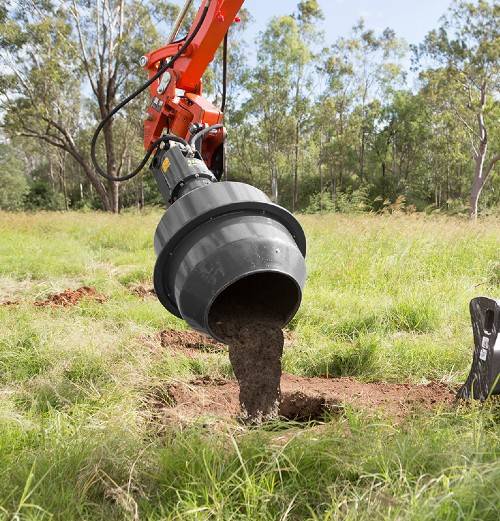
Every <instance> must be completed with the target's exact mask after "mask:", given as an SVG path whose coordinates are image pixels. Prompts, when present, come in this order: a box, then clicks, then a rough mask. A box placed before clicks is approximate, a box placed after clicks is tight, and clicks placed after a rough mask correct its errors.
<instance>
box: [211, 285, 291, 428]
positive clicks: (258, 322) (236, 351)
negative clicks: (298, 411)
mask: <svg viewBox="0 0 500 521" xmlns="http://www.w3.org/2000/svg"><path fill="white" fill-rule="evenodd" d="M258 309H259V307H258V306H253V305H252V302H247V300H246V296H245V294H244V293H243V294H242V293H241V292H232V293H229V295H228V296H227V297H226V298H225V299H223V300H222V301H221V302H219V303H216V304H214V306H213V307H212V311H211V327H212V329H213V332H214V333H215V334H216V336H217V337H218V338H220V339H222V340H223V341H224V343H225V344H227V345H228V346H229V360H230V361H231V365H232V366H233V370H234V374H235V376H236V378H237V380H238V382H239V385H240V393H239V402H240V406H241V414H240V419H241V420H242V421H243V422H245V423H255V424H259V423H262V422H263V421H268V420H272V419H275V418H277V417H278V409H279V403H280V400H281V389H280V379H281V357H282V355H283V346H284V336H283V331H282V330H281V323H280V321H278V320H275V319H273V318H272V317H270V316H269V315H266V314H264V313H262V312H259V311H255V310H258Z"/></svg>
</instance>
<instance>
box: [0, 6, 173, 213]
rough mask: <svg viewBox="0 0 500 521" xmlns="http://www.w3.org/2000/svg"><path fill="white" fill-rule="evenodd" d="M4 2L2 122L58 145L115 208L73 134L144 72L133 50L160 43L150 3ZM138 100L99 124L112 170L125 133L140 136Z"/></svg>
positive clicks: (121, 163) (108, 186) (118, 168)
mask: <svg viewBox="0 0 500 521" xmlns="http://www.w3.org/2000/svg"><path fill="white" fill-rule="evenodd" d="M4 7H5V10H4V13H5V16H3V19H2V20H0V47H1V60H2V65H3V68H4V70H6V71H7V72H6V73H5V74H3V75H2V81H1V82H0V97H1V108H2V111H3V113H4V122H3V125H4V127H5V129H6V130H7V132H8V134H10V135H11V136H24V137H29V138H34V139H37V140H39V141H41V142H44V143H46V144H47V145H50V146H53V147H56V148H59V149H61V150H63V151H65V152H66V153H67V154H69V156H70V157H72V158H73V160H75V161H76V162H77V163H78V164H79V165H80V167H81V170H82V171H83V173H84V175H85V176H86V177H87V179H88V180H89V182H90V183H91V185H92V187H93V188H94V189H95V190H96V192H97V193H98V195H99V198H100V200H101V202H102V206H103V207H104V208H105V209H106V210H109V211H113V212H117V211H119V189H118V184H117V183H114V182H103V181H102V180H101V179H100V178H99V177H98V175H97V174H96V172H95V170H94V168H93V166H92V164H91V162H90V159H89V146H88V139H85V140H83V141H82V140H81V139H80V135H81V133H82V130H83V129H87V128H89V127H91V126H94V125H95V123H96V121H98V120H100V119H103V118H105V117H106V116H107V115H108V114H109V113H110V111H111V110H112V108H113V107H114V106H115V105H116V104H117V102H118V100H119V99H120V98H121V96H123V95H124V94H125V93H126V92H128V91H129V90H130V89H132V88H133V87H135V86H137V84H138V82H140V81H141V79H144V80H145V77H144V74H143V71H142V70H141V69H140V67H139V65H138V62H139V58H140V56H141V55H142V54H143V53H144V52H145V51H147V50H149V49H152V48H154V47H155V46H156V45H158V44H159V43H160V39H159V36H158V32H157V31H156V29H155V24H154V23H153V21H152V18H151V11H150V9H149V8H148V6H147V5H144V4H143V3H142V2H141V1H139V0H96V1H95V2H90V1H88V0H53V1H51V0H46V1H43V2H38V1H34V0H17V1H16V2H4ZM174 11H175V10H174ZM142 108H143V107H141V105H140V104H138V105H136V106H135V107H134V106H132V107H130V108H129V109H128V110H127V111H124V112H123V116H124V117H123V118H120V119H119V120H117V121H115V122H113V121H111V122H109V123H108V124H107V125H106V126H105V128H104V132H103V142H104V144H103V146H101V147H100V149H99V155H100V157H101V160H103V163H104V166H105V168H106V169H107V171H108V173H109V174H110V175H112V176H115V177H116V176H119V175H120V173H121V172H122V170H123V169H124V167H125V165H126V163H127V157H128V154H129V152H130V146H129V144H130V140H131V139H132V138H136V139H138V140H139V141H140V140H141V137H140V135H141V130H140V121H141V119H142V118H141V111H142ZM88 137H89V136H88V135H87V138H88Z"/></svg>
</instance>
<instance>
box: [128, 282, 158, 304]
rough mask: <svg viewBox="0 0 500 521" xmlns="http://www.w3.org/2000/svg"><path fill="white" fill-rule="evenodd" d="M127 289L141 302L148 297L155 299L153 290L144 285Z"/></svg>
mask: <svg viewBox="0 0 500 521" xmlns="http://www.w3.org/2000/svg"><path fill="white" fill-rule="evenodd" d="M129 289H130V292H131V293H132V294H133V295H135V296H136V297H139V298H141V299H143V300H144V299H147V298H150V297H156V291H155V289H154V288H151V287H148V286H145V285H144V284H137V285H136V286H131V287H130V288H129Z"/></svg>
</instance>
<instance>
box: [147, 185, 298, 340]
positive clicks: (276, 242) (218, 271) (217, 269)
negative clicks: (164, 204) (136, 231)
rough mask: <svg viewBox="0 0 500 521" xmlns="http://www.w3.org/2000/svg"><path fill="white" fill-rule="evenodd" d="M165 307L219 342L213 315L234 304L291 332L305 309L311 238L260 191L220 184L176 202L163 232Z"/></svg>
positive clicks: (159, 249) (161, 291) (159, 265)
mask: <svg viewBox="0 0 500 521" xmlns="http://www.w3.org/2000/svg"><path fill="white" fill-rule="evenodd" d="M155 251H156V254H157V256H158V259H157V262H156V266H155V273H154V285H155V290H156V293H157V295H158V298H159V300H160V302H161V303H162V304H163V305H164V306H165V307H166V308H167V309H168V310H169V311H170V312H171V313H173V314H174V315H176V316H177V317H179V318H182V319H183V320H185V321H186V322H187V323H188V324H189V325H190V326H191V327H193V328H194V329H196V330H198V331H201V332H204V333H206V334H209V335H211V336H213V337H215V338H217V335H216V334H214V330H213V328H212V325H213V324H212V320H213V317H214V316H215V315H216V314H217V310H218V308H219V307H221V308H222V307H225V306H227V303H228V301H230V302H232V303H235V305H236V306H237V307H238V309H241V311H242V312H248V313H264V314H266V315H267V316H269V317H271V318H273V319H275V320H277V321H279V322H280V323H281V324H282V326H283V327H284V326H285V325H286V324H288V323H289V322H290V320H291V319H292V318H293V317H294V316H295V314H296V313H297V310H298V309H299V307H300V303H301V299H302V291H303V288H304V284H305V280H306V265H305V256H306V239H305V235H304V232H303V230H302V228H301V226H300V224H299V223H298V221H297V220H296V219H295V217H294V216H293V215H292V214H291V213H290V212H288V211H287V210H285V209H283V208H281V207H280V206H278V205H275V204H273V203H271V202H270V200H269V198H268V197H267V196H266V195H265V194H264V193H263V192H261V191H260V190H258V189H257V188H254V187H252V186H249V185H246V184H242V183H228V182H226V183H215V184H210V185H208V186H206V187H204V188H199V189H197V190H194V191H192V192H190V193H188V194H187V195H185V196H183V197H181V198H180V199H179V200H178V201H176V202H175V203H174V204H173V205H172V206H171V207H170V208H169V209H168V210H167V212H166V214H165V215H164V217H163V218H162V220H161V222H160V224H159V226H158V229H157V231H156V235H155Z"/></svg>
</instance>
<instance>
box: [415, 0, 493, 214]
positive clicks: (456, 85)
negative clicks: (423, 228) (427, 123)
mask: <svg viewBox="0 0 500 521" xmlns="http://www.w3.org/2000/svg"><path fill="white" fill-rule="evenodd" d="M499 19H500V5H499V4H498V3H495V2H494V3H493V4H492V3H489V2H488V1H486V0H479V1H478V2H477V3H473V2H465V1H459V2H456V3H455V4H454V5H453V7H452V8H451V10H450V12H449V14H448V15H447V16H446V17H444V19H443V22H442V24H441V27H440V28H439V29H437V30H433V31H431V32H430V33H429V34H428V35H427V36H426V38H425V41H424V43H423V44H422V45H421V46H420V47H419V48H418V56H419V58H420V61H421V63H423V60H424V58H426V57H427V58H430V59H431V60H432V62H433V63H435V64H437V68H435V69H430V70H424V71H423V73H422V78H423V79H424V81H426V82H427V83H428V84H429V86H430V87H431V88H432V87H433V88H434V89H435V91H436V95H437V96H438V97H439V98H440V100H441V103H442V107H443V109H444V110H446V111H449V112H450V113H452V114H453V116H454V117H456V118H458V119H459V120H460V121H461V122H462V124H463V125H464V127H465V129H466V131H467V133H468V135H469V139H470V146H471V150H472V157H473V160H474V164H475V168H474V178H473V181H472V187H471V190H470V212H469V213H470V216H471V218H473V219H475V218H477V216H478V211H479V200H480V197H481V193H482V191H483V189H484V186H485V184H486V182H487V181H488V178H489V177H490V176H491V174H492V172H493V170H494V168H495V165H496V164H497V162H498V161H499V160H500V149H498V144H497V145H496V149H493V150H492V151H491V152H490V145H491V142H490V128H491V126H492V125H493V124H494V123H493V121H494V120H495V119H496V120H498V116H499V114H500V111H499V107H498V95H499V90H500V24H499V23H498V20H499ZM450 91H453V95H451V96H450V95H449V94H450ZM440 94H444V95H441V96H440Z"/></svg>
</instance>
